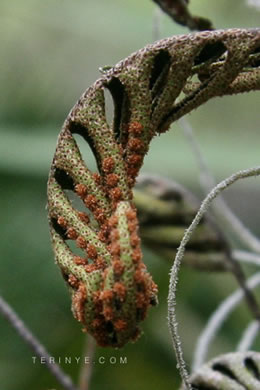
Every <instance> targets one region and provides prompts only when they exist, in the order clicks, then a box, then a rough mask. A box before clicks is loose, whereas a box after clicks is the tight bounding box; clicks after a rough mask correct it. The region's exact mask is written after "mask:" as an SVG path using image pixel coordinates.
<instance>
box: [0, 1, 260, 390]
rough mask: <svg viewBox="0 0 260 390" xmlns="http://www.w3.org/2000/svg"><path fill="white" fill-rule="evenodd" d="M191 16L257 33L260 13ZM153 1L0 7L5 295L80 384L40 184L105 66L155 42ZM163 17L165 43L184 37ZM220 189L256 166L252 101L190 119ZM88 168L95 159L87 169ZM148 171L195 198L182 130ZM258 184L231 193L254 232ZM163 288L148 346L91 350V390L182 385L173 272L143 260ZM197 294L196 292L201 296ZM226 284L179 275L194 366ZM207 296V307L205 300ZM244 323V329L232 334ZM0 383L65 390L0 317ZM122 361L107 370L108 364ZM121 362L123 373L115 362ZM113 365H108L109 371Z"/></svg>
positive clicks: (143, 342)
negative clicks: (171, 325)
mask: <svg viewBox="0 0 260 390" xmlns="http://www.w3.org/2000/svg"><path fill="white" fill-rule="evenodd" d="M191 3H192V4H191V9H192V10H193V11H194V13H196V14H199V15H203V16H207V17H209V18H211V19H212V20H213V21H214V24H215V26H216V27H217V28H228V27H255V26H257V25H258V23H259V16H260V14H259V13H257V12H256V11H255V10H253V9H250V8H248V7H246V5H245V1H242V0H229V1H228V2H227V1H224V0H219V1H211V2H205V1H199V0H193V2H191ZM154 10H155V5H154V3H153V2H152V1H150V0H146V1H142V2H141V1H138V0H132V1H122V0H121V1H120V0H110V1H106V0H98V1H93V0H92V1H90V0H76V1H73V2H72V1H68V0H63V1H61V0H52V1H50V0H45V1H40V0H26V1H25V0H12V1H9V0H1V4H0V30H1V46H0V56H1V60H0V83H1V84H0V85H1V95H2V99H1V105H0V118H1V119H0V120H1V122H0V176H1V180H0V183H1V184H0V188H1V191H0V207H1V209H0V213H1V214H0V215H1V229H0V237H1V239H0V256H1V263H0V293H1V294H2V295H3V297H4V298H5V299H6V300H8V302H9V303H10V304H11V305H13V307H14V308H15V310H16V311H17V312H18V313H19V314H20V315H21V317H22V318H23V320H24V321H25V322H26V324H28V326H29V327H30V328H31V329H32V330H33V332H34V333H35V334H36V335H37V336H38V337H39V339H40V340H41V342H42V343H44V344H45V345H46V347H47V349H48V350H49V351H50V353H51V355H52V356H54V357H56V358H58V357H61V359H62V361H63V364H62V365H63V366H64V368H65V370H67V372H68V373H70V374H71V375H72V377H73V379H74V380H75V381H77V377H78V373H79V368H80V367H79V365H77V364H76V363H75V361H74V363H73V364H67V365H66V364H64V357H65V356H70V357H72V359H73V358H74V357H78V356H80V355H81V352H82V346H83V342H84V335H83V334H82V332H81V329H80V326H79V325H78V324H77V323H76V321H75V320H74V319H73V317H72V315H71V312H70V299H69V295H68V293H67V290H66V286H65V284H64V282H63V280H62V278H61V276H60V273H59V270H58V268H57V267H56V266H55V264H54V261H53V254H52V251H51V247H50V243H49V233H48V225H47V217H46V208H45V206H46V181H47V176H48V170H49V166H50V163H51V159H52V155H53V153H54V149H55V144H56V138H57V135H58V132H59V129H60V127H61V125H62V122H63V120H64V119H65V117H66V115H67V114H68V112H69V110H70V108H71V107H72V106H73V105H74V103H75V101H76V100H77V99H78V98H79V96H80V95H81V93H82V92H83V91H84V90H85V89H86V88H87V87H88V86H89V85H90V84H91V83H92V82H94V81H95V80H96V79H97V78H98V77H99V76H100V74H99V71H98V68H99V67H100V66H104V65H112V64H114V63H116V62H118V61H119V60H120V59H122V58H124V57H126V56H128V55H129V54H130V53H131V52H133V51H135V50H137V49H139V48H141V47H143V46H144V45H146V44H147V43H150V42H152V40H153V37H152V29H153V26H152V23H153V17H154ZM186 32H187V30H186V29H185V28H181V27H178V26H175V25H174V24H173V23H172V21H171V20H170V19H169V18H168V17H167V16H162V17H161V37H166V36H170V35H173V34H179V33H186ZM189 120H190V122H191V123H192V125H193V127H194V130H195V133H196V136H197V138H198V140H199V142H200V143H201V147H202V150H203V152H204V153H205V156H206V158H207V160H208V163H209V166H210V168H211V169H212V171H213V172H214V174H215V175H216V177H217V178H218V179H220V178H223V177H225V176H227V175H229V174H231V173H233V172H234V171H236V170H238V169H242V168H248V167H250V166H253V165H259V151H258V149H259V147H258V145H259V142H260V134H259V131H258V125H259V93H251V94H247V95H243V96H237V97H232V98H231V97H228V98H222V99H216V100H214V101H211V102H209V103H208V104H206V105H205V106H204V107H202V108H200V109H199V110H196V112H194V113H192V115H191V116H190V117H189ZM90 160H91V159H90ZM143 171H148V172H156V173H159V174H162V175H165V176H168V177H172V178H174V179H175V180H178V181H179V182H181V183H182V184H185V185H186V186H187V187H189V188H191V189H194V190H195V191H197V192H198V191H199V190H198V169H197V167H196V164H195V162H194V156H193V155H192V152H191V150H190V148H189V146H188V144H187V141H186V140H185V138H184V136H183V134H182V131H181V129H180V128H179V127H178V125H177V124H175V125H174V126H173V129H172V130H171V131H170V132H168V133H167V134H165V135H163V136H162V137H158V138H157V139H155V140H154V141H153V143H152V146H151V152H150V154H149V156H147V158H146V161H145V165H144V169H143ZM258 197H259V182H258V181H256V180H248V181H246V182H244V183H243V184H239V185H236V186H234V187H233V189H232V190H230V191H228V193H227V199H228V200H229V201H230V204H232V207H233V209H234V210H235V211H237V213H238V215H239V216H240V217H241V218H242V219H243V220H244V221H245V222H246V223H248V225H249V226H250V227H251V228H252V229H254V231H255V232H256V233H257V232H258V233H259V231H260V226H259V223H258V211H259V206H258V204H259V202H258ZM145 260H146V263H147V264H148V268H149V270H150V271H151V273H152V274H153V275H154V279H155V281H156V283H158V285H159V288H160V295H159V299H160V305H159V306H158V307H157V308H155V309H152V310H151V312H150V315H149V318H148V319H147V320H146V322H145V324H144V335H143V336H142V338H141V339H140V340H139V341H138V342H137V343H136V344H132V345H128V346H126V347H125V348H124V349H123V350H117V351H113V350H112V349H106V350H102V349H101V348H99V349H98V351H97V357H103V356H104V357H106V363H105V364H96V365H95V367H94V375H93V379H92V385H91V389H93V390H95V389H103V388H106V390H110V389H111V390H112V389H113V390H115V389H121V390H128V389H132V387H133V386H134V387H136V388H137V389H146V388H147V389H148V388H149V389H150V390H153V389H158V388H159V387H160V388H163V389H164V390H167V389H175V388H177V386H178V384H179V376H178V374H177V372H176V368H175V365H176V363H175V358H174V353H173V350H172V346H171V342H170V338H169V335H168V329H167V321H166V315H167V307H166V298H167V292H168V273H169V267H170V265H169V264H166V263H165V262H163V261H162V260H160V259H159V258H157V257H156V256H155V255H153V254H152V253H150V252H148V251H145ZM198 286H199V288H198ZM235 287H236V283H235V282H234V281H233V278H232V277H231V276H228V275H222V274H221V275H215V274H200V273H198V272H195V271H191V270H188V269H184V270H183V271H182V274H181V278H180V287H179V297H178V303H179V310H178V316H179V323H180V330H181V335H182V337H183V345H184V350H185V356H186V358H187V360H188V362H189V363H190V361H191V357H192V351H193V349H194V344H195V341H196V338H197V337H198V335H199V332H200V331H201V330H202V328H203V325H204V324H205V322H206V320H207V317H208V316H209V314H210V313H211V312H212V311H213V310H214V308H215V307H216V305H217V304H218V303H219V302H220V301H221V300H222V299H223V298H224V297H225V296H226V295H227V294H228V293H230V292H232V291H233V290H234V288H235ZM205 296H207V299H205ZM249 319H250V315H249V313H248V310H247V308H246V307H245V306H243V305H242V306H241V307H240V310H237V311H236V312H235V313H234V314H233V315H232V316H231V318H230V320H229V321H228V323H227V324H226V325H225V327H224V328H223V331H222V333H221V334H220V336H219V337H218V339H217V342H216V343H215V345H214V346H213V348H212V350H211V356H212V355H214V354H216V353H219V352H225V351H231V350H233V349H234V348H235V345H236V343H237V342H238V340H239V337H240V336H241V334H242V331H243V329H244V326H245V325H246V324H247V322H248V320H249ZM238 324H239V326H238ZM0 334H1V336H0V340H1V341H0V383H1V388H2V389H4V390H11V389H19V390H25V389H31V388H33V389H34V390H43V389H52V388H55V389H57V390H58V389H60V388H61V387H60V385H59V384H57V382H56V381H55V379H53V377H52V376H51V375H50V374H49V373H48V371H47V369H46V367H45V366H44V365H41V364H39V362H37V363H36V364H33V361H32V356H33V353H32V352H31V350H29V349H28V347H27V345H25V344H24V342H23V341H22V340H21V339H20V338H19V336H18V335H17V334H16V333H15V332H14V331H13V329H12V328H11V327H10V326H9V324H8V323H7V322H6V321H5V320H4V319H3V318H2V317H0ZM114 356H115V357H117V362H116V363H115V364H112V363H111V362H110V361H109V359H110V358H111V357H114ZM120 356H121V357H125V356H126V357H127V364H120V362H119V358H120ZM113 362H114V360H113Z"/></svg>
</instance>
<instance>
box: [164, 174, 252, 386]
mask: <svg viewBox="0 0 260 390" xmlns="http://www.w3.org/2000/svg"><path fill="white" fill-rule="evenodd" d="M259 174H260V167H253V168H251V169H247V170H243V171H239V172H237V173H235V174H233V175H231V176H230V177H228V178H227V179H225V180H223V181H222V182H220V183H219V184H218V185H217V186H216V187H215V188H213V190H212V191H211V192H210V193H209V194H208V196H207V197H206V198H205V200H204V201H203V202H202V204H201V207H200V209H199V211H198V212H197V214H196V217H195V218H194V220H193V222H192V224H191V225H190V227H189V228H188V229H187V230H186V232H185V234H184V237H183V239H182V241H181V244H180V247H179V249H178V252H177V255H176V257H175V261H174V263H173V266H172V268H171V272H170V283H169V295H168V324H169V330H170V335H171V339H172V343H173V346H174V349H175V352H176V358H177V363H178V366H179V370H180V374H181V376H182V380H183V382H184V385H185V386H186V388H187V389H190V390H191V389H192V388H191V385H190V383H189V375H188V371H187V369H186V363H185V361H184V359H183V351H182V348H181V340H180V337H179V334H178V323H177V319H176V311H175V306H176V291H177V283H178V274H179V270H180V266H181V261H182V259H183V257H184V253H185V247H186V244H187V243H188V241H189V240H190V237H191V235H192V233H193V231H194V229H195V228H196V226H197V225H198V224H199V222H200V221H201V218H202V217H203V215H204V214H205V212H206V211H207V210H208V208H209V206H210V205H211V202H212V201H213V200H214V199H215V198H216V197H217V196H218V195H219V194H220V193H221V192H222V191H223V190H225V189H226V188H228V187H229V186H230V185H232V184H233V183H235V182H236V181H237V180H240V179H243V178H247V177H252V176H258V175H259Z"/></svg>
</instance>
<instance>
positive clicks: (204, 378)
mask: <svg viewBox="0 0 260 390" xmlns="http://www.w3.org/2000/svg"><path fill="white" fill-rule="evenodd" d="M190 383H191V386H192V388H193V389H196V390H220V389H221V390H258V389H260V353H257V352H253V351H248V352H243V353H242V352H235V353H228V354H225V355H221V356H218V357H217V358H215V359H213V360H211V361H210V362H208V363H207V364H205V365H203V366H202V367H201V368H200V369H198V370H197V371H196V372H195V373H194V374H193V375H192V376H191V378H190ZM184 389H185V388H184V387H182V388H181V390H184Z"/></svg>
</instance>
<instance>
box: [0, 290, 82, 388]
mask: <svg viewBox="0 0 260 390" xmlns="http://www.w3.org/2000/svg"><path fill="white" fill-rule="evenodd" d="M0 312H1V314H2V315H3V316H4V317H5V318H6V319H7V321H9V323H10V325H11V326H12V327H13V328H14V329H15V330H16V332H17V333H18V334H19V335H20V336H21V337H22V339H23V340H24V341H25V342H26V343H27V344H28V345H29V346H30V347H31V348H32V350H33V351H34V353H35V354H36V355H37V356H38V357H39V358H44V360H45V363H46V367H47V368H48V369H49V371H50V372H51V373H52V374H53V376H55V378H56V379H57V381H58V382H59V383H60V384H61V385H62V386H63V388H64V389H66V390H78V389H77V387H76V386H75V385H74V384H73V382H72V380H71V378H70V377H69V376H68V375H67V374H65V372H63V371H62V369H61V367H60V366H59V365H58V364H56V363H53V359H52V358H51V356H50V354H49V353H48V352H47V350H46V349H45V347H44V346H43V345H42V344H41V343H40V342H39V340H38V339H37V338H36V337H35V336H34V335H33V334H32V332H31V331H30V330H29V329H28V328H27V327H26V325H25V324H24V322H23V321H22V320H21V319H20V318H19V316H18V315H17V314H16V312H15V311H14V310H13V309H12V308H11V306H10V305H9V304H8V303H7V302H6V301H5V300H4V299H3V298H2V297H1V296H0Z"/></svg>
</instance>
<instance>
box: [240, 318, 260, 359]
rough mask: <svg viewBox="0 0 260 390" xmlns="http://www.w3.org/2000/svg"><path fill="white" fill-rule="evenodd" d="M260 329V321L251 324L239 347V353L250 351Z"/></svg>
mask: <svg viewBox="0 0 260 390" xmlns="http://www.w3.org/2000/svg"><path fill="white" fill-rule="evenodd" d="M259 329H260V324H259V322H258V321H252V322H251V324H249V326H248V327H247V328H246V330H245V331H244V333H243V335H242V338H241V340H240V342H239V344H238V346H237V351H239V352H246V351H249V350H250V348H251V346H252V345H253V343H254V341H255V339H256V337H257V335H258V333H259Z"/></svg>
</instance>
